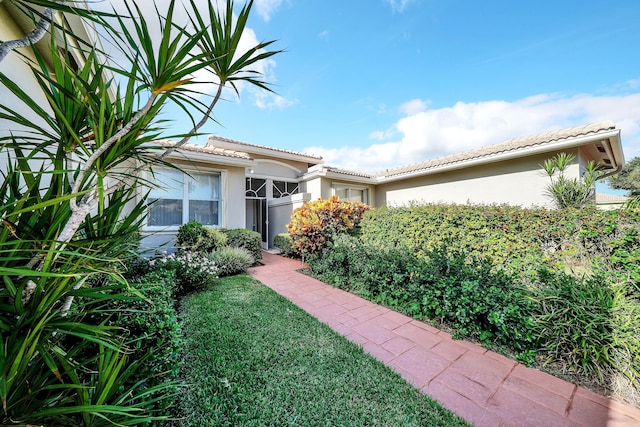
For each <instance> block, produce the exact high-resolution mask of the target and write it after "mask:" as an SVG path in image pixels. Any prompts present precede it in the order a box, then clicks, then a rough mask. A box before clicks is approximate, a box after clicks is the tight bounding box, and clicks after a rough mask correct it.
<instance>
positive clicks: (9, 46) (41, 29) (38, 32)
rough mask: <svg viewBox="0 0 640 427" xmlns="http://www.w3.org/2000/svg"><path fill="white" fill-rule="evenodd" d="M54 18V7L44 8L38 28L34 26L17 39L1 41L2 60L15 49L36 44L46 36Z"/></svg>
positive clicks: (0, 52)
mask: <svg viewBox="0 0 640 427" xmlns="http://www.w3.org/2000/svg"><path fill="white" fill-rule="evenodd" d="M52 18H53V9H52V8H47V9H45V10H44V14H43V16H42V18H40V21H38V24H37V25H36V28H34V29H33V30H32V31H31V32H30V33H29V34H27V35H26V36H24V37H22V38H21V39H17V40H9V41H8V42H2V43H0V62H2V61H3V60H4V58H5V57H6V56H7V55H8V54H9V52H11V51H12V50H14V49H19V48H22V47H27V46H30V45H32V44H35V43H37V42H39V41H40V39H42V37H44V35H45V34H46V33H47V30H48V29H49V26H50V25H51V19H52Z"/></svg>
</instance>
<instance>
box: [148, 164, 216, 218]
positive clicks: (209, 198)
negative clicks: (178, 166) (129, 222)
mask: <svg viewBox="0 0 640 427" xmlns="http://www.w3.org/2000/svg"><path fill="white" fill-rule="evenodd" d="M190 175H191V176H189V175H187V174H184V173H182V172H179V171H173V170H161V171H158V172H156V174H155V178H156V179H157V180H158V182H160V185H161V188H154V189H152V190H151V192H150V193H149V202H150V206H149V215H148V217H147V226H149V227H177V226H180V225H182V224H184V223H186V222H188V221H192V220H196V221H198V222H200V223H202V224H204V225H214V226H219V225H221V218H222V216H221V212H222V209H221V207H222V200H221V197H220V194H221V174H220V173H219V172H216V173H209V174H204V173H192V174H190Z"/></svg>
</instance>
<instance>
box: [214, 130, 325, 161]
mask: <svg viewBox="0 0 640 427" xmlns="http://www.w3.org/2000/svg"><path fill="white" fill-rule="evenodd" d="M216 140H217V141H221V142H225V143H227V144H234V145H238V146H240V147H243V146H244V147H247V149H248V150H249V151H250V150H251V149H252V148H253V149H261V150H269V151H275V152H276V153H286V154H292V155H294V156H303V157H310V158H312V159H316V160H318V161H320V160H322V156H318V155H316V154H309V153H302V152H299V151H293V150H285V149H283V148H274V147H267V146H266V145H256V144H249V143H248V142H242V141H237V140H235V139H230V138H224V137H222V136H217V135H209V139H208V140H207V146H213V147H215V141H216Z"/></svg>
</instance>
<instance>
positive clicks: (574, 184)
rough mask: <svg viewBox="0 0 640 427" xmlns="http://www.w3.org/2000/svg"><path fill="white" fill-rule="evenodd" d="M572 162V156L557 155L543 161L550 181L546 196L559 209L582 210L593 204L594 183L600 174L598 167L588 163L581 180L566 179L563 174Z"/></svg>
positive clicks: (573, 157) (565, 154) (543, 167)
mask: <svg viewBox="0 0 640 427" xmlns="http://www.w3.org/2000/svg"><path fill="white" fill-rule="evenodd" d="M574 160H575V156H574V155H573V154H567V153H558V154H557V155H556V156H555V157H553V158H551V159H547V160H545V162H544V163H543V165H542V169H543V170H544V172H545V173H546V174H547V175H548V176H549V179H550V181H551V182H550V183H549V184H548V185H547V190H546V194H547V196H548V197H549V198H550V199H551V200H553V202H554V204H555V205H556V207H557V208H559V209H564V208H583V207H586V206H590V205H593V204H594V203H595V182H596V181H597V180H598V179H599V178H600V176H601V175H602V173H601V171H600V169H599V168H598V165H597V164H596V163H595V162H593V161H590V162H589V163H587V166H586V168H585V170H584V172H583V175H582V179H578V178H568V177H567V176H566V175H565V172H566V170H567V168H568V167H569V166H570V165H571V164H572V163H573V161H574ZM556 175H557V176H556Z"/></svg>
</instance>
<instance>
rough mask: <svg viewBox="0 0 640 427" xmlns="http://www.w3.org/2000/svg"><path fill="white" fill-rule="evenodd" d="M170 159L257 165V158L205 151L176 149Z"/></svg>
mask: <svg viewBox="0 0 640 427" xmlns="http://www.w3.org/2000/svg"><path fill="white" fill-rule="evenodd" d="M168 158H169V159H175V160H184V161H201V162H207V163H215V164H217V165H225V166H238V167H251V166H255V164H256V163H255V160H253V159H245V158H242V157H231V156H224V155H220V154H214V153H203V152H200V151H187V150H179V149H178V150H176V151H173V152H172V153H171V154H169V156H168Z"/></svg>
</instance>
